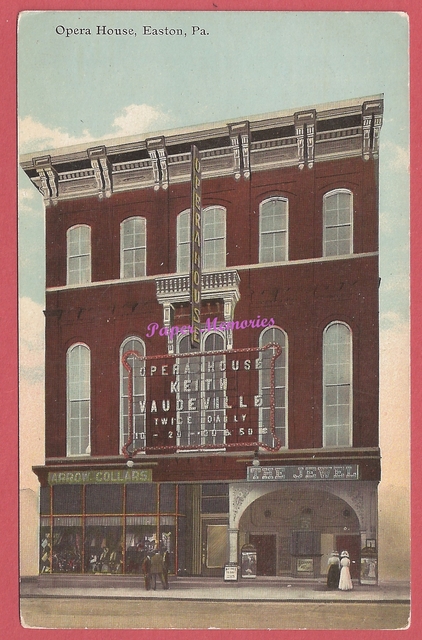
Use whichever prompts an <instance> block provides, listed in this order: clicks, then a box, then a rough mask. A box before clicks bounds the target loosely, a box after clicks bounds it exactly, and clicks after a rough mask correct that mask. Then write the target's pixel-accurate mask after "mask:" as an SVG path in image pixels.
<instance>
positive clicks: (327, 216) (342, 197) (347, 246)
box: [323, 189, 353, 256]
mask: <svg viewBox="0 0 422 640" xmlns="http://www.w3.org/2000/svg"><path fill="white" fill-rule="evenodd" d="M323 217H324V233H323V243H324V248H323V254H324V256H343V255H347V254H349V253H353V195H352V193H351V191H348V190H347V189H336V190H335V191H330V193H326V194H325V195H324V203H323Z"/></svg>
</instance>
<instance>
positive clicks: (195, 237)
mask: <svg viewBox="0 0 422 640" xmlns="http://www.w3.org/2000/svg"><path fill="white" fill-rule="evenodd" d="M191 180H192V202H191V236H190V238H191V253H190V255H191V268H190V305H191V325H192V327H193V331H192V334H191V344H192V347H193V348H194V349H198V348H199V345H200V335H201V260H202V255H201V249H202V247H201V245H202V234H201V161H200V158H199V151H198V147H196V146H195V145H192V176H191Z"/></svg>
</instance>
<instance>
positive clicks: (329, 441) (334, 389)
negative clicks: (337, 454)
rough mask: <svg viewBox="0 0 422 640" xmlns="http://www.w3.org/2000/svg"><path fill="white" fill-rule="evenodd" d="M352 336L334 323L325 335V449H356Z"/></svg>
mask: <svg viewBox="0 0 422 640" xmlns="http://www.w3.org/2000/svg"><path fill="white" fill-rule="evenodd" d="M352 352H353V350H352V332H351V329H350V327H349V326H348V325H347V324H344V323H342V322H333V323H332V324H330V325H328V327H326V329H325V330H324V335H323V396H324V398H323V446H324V447H344V446H345V447H351V446H352V441H353V438H352V399H353V388H352V387H353V372H352Z"/></svg>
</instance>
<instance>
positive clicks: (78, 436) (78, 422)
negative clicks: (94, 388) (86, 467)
mask: <svg viewBox="0 0 422 640" xmlns="http://www.w3.org/2000/svg"><path fill="white" fill-rule="evenodd" d="M66 391H67V394H66V395H67V431H66V444H67V454H66V455H68V456H82V455H89V454H90V452H91V451H90V446H91V353H90V350H89V348H88V347H87V346H86V345H84V344H76V345H73V346H72V347H70V348H69V350H68V352H67V359H66Z"/></svg>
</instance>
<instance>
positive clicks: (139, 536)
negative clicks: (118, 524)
mask: <svg viewBox="0 0 422 640" xmlns="http://www.w3.org/2000/svg"><path fill="white" fill-rule="evenodd" d="M156 544H157V518H156V516H139V517H127V518H126V565H125V573H141V567H142V562H143V560H144V558H145V556H146V555H147V554H148V553H150V552H151V551H152V550H153V549H155V547H156Z"/></svg>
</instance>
